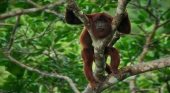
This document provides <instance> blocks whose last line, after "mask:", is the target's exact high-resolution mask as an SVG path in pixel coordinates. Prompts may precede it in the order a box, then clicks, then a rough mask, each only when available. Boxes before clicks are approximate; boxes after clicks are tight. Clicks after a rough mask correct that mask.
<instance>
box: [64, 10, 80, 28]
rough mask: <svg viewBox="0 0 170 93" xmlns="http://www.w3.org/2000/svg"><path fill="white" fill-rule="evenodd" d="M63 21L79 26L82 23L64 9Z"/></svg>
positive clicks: (69, 11) (70, 11)
mask: <svg viewBox="0 0 170 93" xmlns="http://www.w3.org/2000/svg"><path fill="white" fill-rule="evenodd" d="M65 20H66V22H67V23H68V24H74V25H80V24H82V22H81V21H80V19H79V18H78V17H77V16H76V15H75V14H74V13H73V11H72V10H70V9H68V8H66V14H65Z"/></svg>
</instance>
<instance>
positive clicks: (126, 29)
mask: <svg viewBox="0 0 170 93" xmlns="http://www.w3.org/2000/svg"><path fill="white" fill-rule="evenodd" d="M117 30H118V31H119V32H121V33H124V34H129V33H130V32H131V24H130V20H129V17H128V13H127V12H126V13H125V16H124V18H123V19H122V21H121V23H120V25H119V27H118V29H117Z"/></svg>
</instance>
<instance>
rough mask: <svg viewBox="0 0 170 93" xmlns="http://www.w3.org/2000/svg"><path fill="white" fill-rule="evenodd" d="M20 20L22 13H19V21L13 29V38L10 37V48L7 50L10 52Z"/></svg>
mask: <svg viewBox="0 0 170 93" xmlns="http://www.w3.org/2000/svg"><path fill="white" fill-rule="evenodd" d="M19 22H20V15H18V17H17V21H16V23H15V25H14V28H13V30H12V34H11V38H10V43H9V45H8V48H7V52H8V53H10V52H11V48H12V45H13V43H14V35H15V32H16V29H17V26H18V24H19Z"/></svg>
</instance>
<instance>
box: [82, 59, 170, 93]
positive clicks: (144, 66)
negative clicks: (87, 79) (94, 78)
mask: <svg viewBox="0 0 170 93" xmlns="http://www.w3.org/2000/svg"><path fill="white" fill-rule="evenodd" d="M165 67H170V57H167V58H161V59H158V60H154V61H150V62H143V63H140V64H137V65H133V66H126V67H123V68H121V69H120V70H121V72H122V74H123V78H122V79H121V80H120V79H119V76H117V75H115V74H110V75H109V76H107V77H105V81H104V82H102V83H98V84H97V86H98V90H96V91H95V92H94V91H93V90H92V89H91V88H89V87H87V88H86V90H85V91H83V93H101V91H103V90H105V89H106V88H108V87H110V86H112V85H114V84H116V83H118V82H120V81H122V80H124V79H126V78H128V77H130V76H133V75H137V74H141V73H144V72H148V71H152V70H157V69H161V68H165Z"/></svg>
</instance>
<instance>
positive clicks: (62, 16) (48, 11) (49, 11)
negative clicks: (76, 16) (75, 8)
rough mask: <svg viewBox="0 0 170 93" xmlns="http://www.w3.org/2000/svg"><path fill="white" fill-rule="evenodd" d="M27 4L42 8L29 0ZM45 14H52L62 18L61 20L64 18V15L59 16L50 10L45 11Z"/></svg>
mask: <svg viewBox="0 0 170 93" xmlns="http://www.w3.org/2000/svg"><path fill="white" fill-rule="evenodd" d="M27 2H28V3H29V4H31V5H33V6H35V7H40V6H38V5H37V4H36V3H35V2H33V1H32V0H27ZM45 12H47V13H51V14H53V15H55V16H59V17H61V18H64V15H62V14H58V13H56V12H55V11H51V10H49V9H45Z"/></svg>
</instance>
